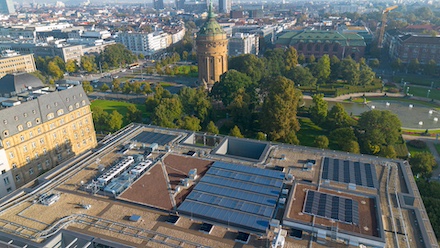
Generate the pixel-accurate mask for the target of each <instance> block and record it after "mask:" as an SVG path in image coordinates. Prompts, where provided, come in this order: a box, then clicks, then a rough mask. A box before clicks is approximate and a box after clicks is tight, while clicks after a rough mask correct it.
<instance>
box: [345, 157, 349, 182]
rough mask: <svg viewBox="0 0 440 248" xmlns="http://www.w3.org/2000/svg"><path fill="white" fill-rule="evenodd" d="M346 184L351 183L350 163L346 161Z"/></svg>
mask: <svg viewBox="0 0 440 248" xmlns="http://www.w3.org/2000/svg"><path fill="white" fill-rule="evenodd" d="M344 183H350V162H349V161H347V160H345V161H344Z"/></svg>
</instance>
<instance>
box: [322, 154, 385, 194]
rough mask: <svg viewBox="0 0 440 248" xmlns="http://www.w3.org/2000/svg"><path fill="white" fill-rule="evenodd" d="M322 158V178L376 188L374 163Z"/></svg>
mask: <svg viewBox="0 0 440 248" xmlns="http://www.w3.org/2000/svg"><path fill="white" fill-rule="evenodd" d="M342 161H343V163H340V160H339V159H333V158H328V157H326V158H324V166H323V170H322V179H330V180H333V181H336V182H341V183H354V184H356V185H359V186H364V187H370V188H377V187H378V182H377V175H376V170H375V168H374V165H372V164H368V163H361V162H353V161H350V160H342Z"/></svg>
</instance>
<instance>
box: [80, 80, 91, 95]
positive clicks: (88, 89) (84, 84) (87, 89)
mask: <svg viewBox="0 0 440 248" xmlns="http://www.w3.org/2000/svg"><path fill="white" fill-rule="evenodd" d="M82 87H83V89H84V91H85V92H86V93H87V94H88V93H92V92H93V86H91V85H90V82H89V81H84V82H82Z"/></svg>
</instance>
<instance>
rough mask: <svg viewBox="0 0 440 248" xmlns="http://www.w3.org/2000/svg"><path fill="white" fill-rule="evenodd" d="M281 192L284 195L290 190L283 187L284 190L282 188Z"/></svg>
mask: <svg viewBox="0 0 440 248" xmlns="http://www.w3.org/2000/svg"><path fill="white" fill-rule="evenodd" d="M281 194H282V195H287V194H289V190H288V189H283V190H281Z"/></svg>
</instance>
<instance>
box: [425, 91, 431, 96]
mask: <svg viewBox="0 0 440 248" xmlns="http://www.w3.org/2000/svg"><path fill="white" fill-rule="evenodd" d="M429 93H431V90H428V94H426V98H429Z"/></svg>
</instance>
